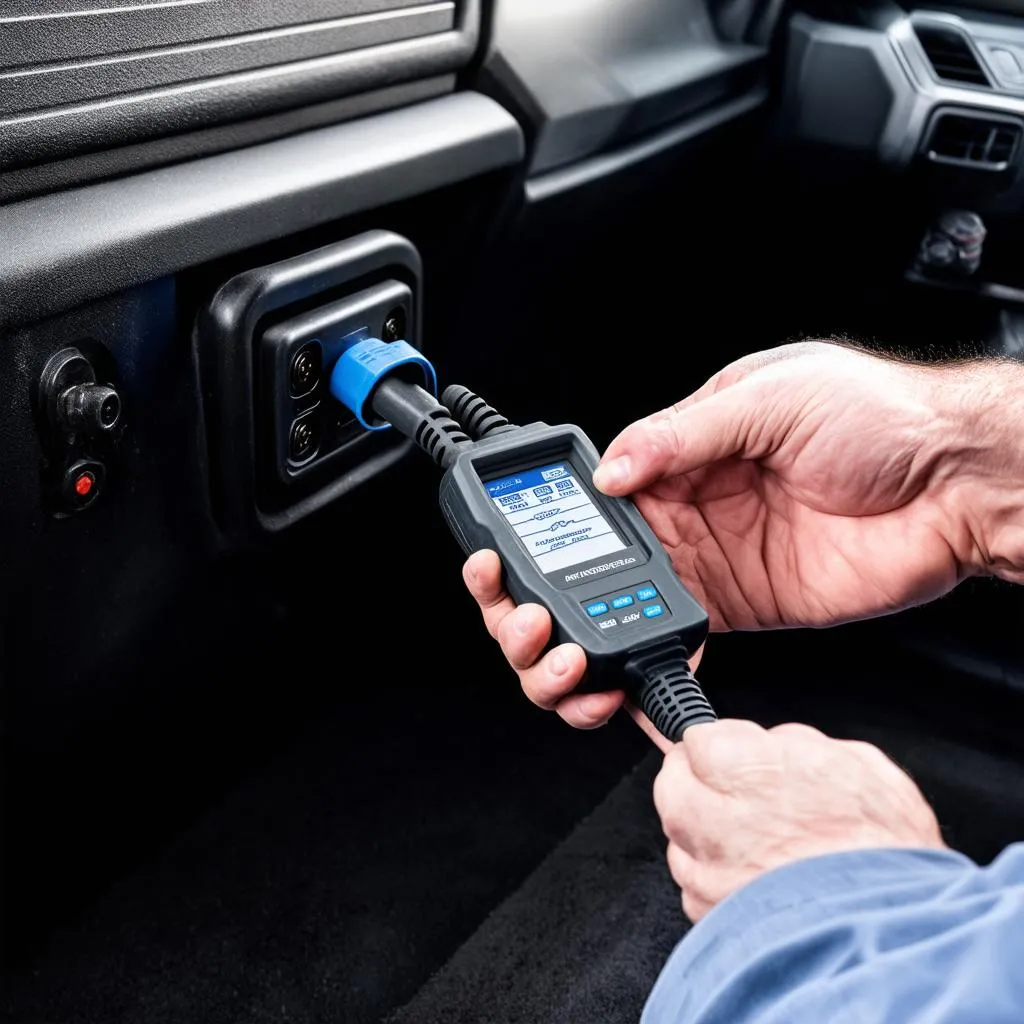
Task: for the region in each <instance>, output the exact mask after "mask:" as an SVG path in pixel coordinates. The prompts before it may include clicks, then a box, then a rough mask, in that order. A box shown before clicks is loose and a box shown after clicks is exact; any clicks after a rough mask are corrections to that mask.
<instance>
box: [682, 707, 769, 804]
mask: <svg viewBox="0 0 1024 1024" xmlns="http://www.w3.org/2000/svg"><path fill="white" fill-rule="evenodd" d="M683 746H684V747H685V748H686V754H687V759H688V761H689V764H690V768H691V770H692V772H693V774H694V775H695V777H696V778H697V779H699V780H700V782H701V783H702V784H704V785H706V786H709V787H711V788H712V789H715V790H717V791H719V792H723V793H726V792H730V791H732V790H733V789H735V788H736V787H737V786H739V785H742V784H747V783H749V782H751V781H758V780H761V779H762V778H763V776H764V775H765V774H766V773H770V772H774V771H776V770H777V768H778V766H779V757H778V750H777V744H776V743H775V742H773V740H772V738H771V736H770V735H769V733H768V732H767V731H766V730H765V729H762V728H761V726H759V725H757V723H755V722H747V721H744V720H742V719H732V718H727V719H722V720H721V721H718V722H709V723H707V724H704V725H694V726H691V727H690V728H689V729H687V730H686V737H685V739H684V741H683Z"/></svg>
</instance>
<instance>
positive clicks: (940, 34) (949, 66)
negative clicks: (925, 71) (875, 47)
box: [914, 22, 990, 88]
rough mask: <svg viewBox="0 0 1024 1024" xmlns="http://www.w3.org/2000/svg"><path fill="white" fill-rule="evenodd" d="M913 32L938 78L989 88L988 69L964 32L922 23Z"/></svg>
mask: <svg viewBox="0 0 1024 1024" xmlns="http://www.w3.org/2000/svg"><path fill="white" fill-rule="evenodd" d="M914 32H915V33H916V34H917V38H918V40H920V43H921V47H922V49H923V50H924V52H925V55H926V56H927V57H928V60H929V61H930V62H931V65H932V69H933V70H934V71H935V77H936V78H940V79H941V80H942V81H944V82H963V83H965V84H967V85H982V86H985V87H986V88H989V87H990V82H989V80H988V75H986V74H985V69H984V68H983V67H982V66H981V63H980V62H979V60H978V58H977V57H976V56H975V55H974V51H973V50H972V49H971V44H970V43H968V42H967V39H966V38H965V37H964V35H963V33H962V32H960V31H958V30H957V29H955V28H947V27H946V26H944V25H925V24H921V23H920V22H919V23H918V24H916V25H915V26H914Z"/></svg>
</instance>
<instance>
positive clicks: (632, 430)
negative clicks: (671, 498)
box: [594, 382, 767, 495]
mask: <svg viewBox="0 0 1024 1024" xmlns="http://www.w3.org/2000/svg"><path fill="white" fill-rule="evenodd" d="M756 399H757V396H756V393H755V389H754V388H753V387H751V386H750V385H749V384H747V383H746V382H743V383H740V384H735V385H733V386H732V387H730V388H726V389H725V390H724V391H720V392H718V393H717V394H714V395H711V396H710V397H708V398H703V399H701V400H700V401H697V402H693V403H687V404H685V405H683V406H681V407H677V408H675V409H672V410H668V411H667V412H662V413H658V414H656V415H654V416H649V417H647V418H646V419H642V420H638V421H637V422H636V423H634V424H632V425H631V426H628V427H626V429H625V430H624V431H623V432H622V433H621V434H619V436H618V437H617V438H615V440H614V441H612V443H611V444H610V445H609V446H608V450H607V451H606V452H605V453H604V456H603V458H602V459H601V464H600V465H599V466H598V467H597V470H596V471H595V472H594V486H595V487H597V489H598V490H600V491H603V492H604V493H605V494H613V495H616V494H630V493H632V492H633V491H638V490H640V489H641V488H644V487H647V486H649V485H650V484H652V483H655V482H656V481H658V480H661V479H664V478H665V477H668V476H677V475H679V474H680V473H692V472H693V471H694V470H697V469H701V468H703V467H704V466H709V465H711V464H712V463H715V462H718V461H720V460H722V459H728V458H730V457H732V456H740V457H742V458H758V457H760V456H761V455H764V454H767V452H761V451H757V450H754V449H753V448H752V447H751V443H752V440H753V443H756V435H757V432H756V431H755V430H754V429H753V425H754V417H755V415H756V411H757V406H758V403H757V400H756Z"/></svg>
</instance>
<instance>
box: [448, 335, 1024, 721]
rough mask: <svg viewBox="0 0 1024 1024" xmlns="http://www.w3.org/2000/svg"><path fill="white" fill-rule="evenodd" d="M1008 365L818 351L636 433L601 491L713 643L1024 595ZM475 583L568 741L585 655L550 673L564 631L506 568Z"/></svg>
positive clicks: (591, 708)
mask: <svg viewBox="0 0 1024 1024" xmlns="http://www.w3.org/2000/svg"><path fill="white" fill-rule="evenodd" d="M1022 406H1024V377H1022V374H1021V371H1020V367H1018V366H1013V365H1010V364H1007V363H997V362H993V363H988V364H982V363H977V364H968V365H964V366H951V367H943V366H918V365H911V364H906V363H900V362H895V361H892V360H888V359H882V358H879V357H877V356H873V355H869V354H867V353H864V352H860V351H856V350H853V349H849V348H844V347H842V346H839V345H832V344H825V343H820V342H811V343H804V344H799V345H787V346H784V347H782V348H778V349H773V350H771V351H768V352H761V353H757V354H755V355H752V356H748V357H746V358H744V359H740V360H739V361H738V362H736V363H733V364H732V365H731V366H728V367H726V368H725V369H724V370H722V371H721V372H720V373H718V374H716V375H715V376H714V377H712V378H711V380H709V381H708V382H707V383H706V384H705V385H704V386H703V387H702V388H700V390H698V391H697V392H696V393H695V394H693V395H691V396H690V397H689V398H686V399H684V400H683V401H682V402H680V403H678V404H677V405H675V406H673V407H672V408H670V409H665V410H663V411H661V412H658V413H655V414H654V415H653V416H650V417H648V418H646V419H643V420H640V421H638V422H637V423H634V424H633V425H632V426H630V427H627V428H626V430H624V431H623V432H622V433H621V434H620V435H619V436H618V437H617V438H616V439H615V440H614V441H613V442H612V444H611V445H610V447H609V448H608V451H607V452H606V453H605V455H604V458H603V459H602V462H601V466H600V467H599V468H598V470H597V473H596V474H595V476H594V482H595V484H596V485H597V486H598V487H599V488H600V489H601V490H603V491H605V492H606V493H608V494H612V495H625V494H631V495H632V496H633V497H634V499H635V501H636V503H637V506H638V507H639V509H640V511H641V512H642V513H643V515H644V516H645V518H646V519H647V521H648V522H649V523H650V525H651V527H652V528H653V530H654V532H655V533H656V534H657V536H658V539H659V540H660V541H661V543H662V544H663V545H664V546H665V548H666V549H667V550H668V552H669V554H670V556H671V557H672V562H673V564H674V566H675V568H676V571H677V572H678V573H679V576H680V577H681V579H682V580H683V582H684V583H685V584H686V585H687V586H688V587H689V588H690V590H692V591H693V593H694V595H695V596H696V597H697V599H698V600H700V601H701V602H702V603H703V604H704V606H705V607H706V608H707V610H708V612H709V614H710V617H711V625H712V629H717V630H725V629H767V628H773V627H779V626H826V625H831V624H833V623H838V622H844V621H847V620H851V619H860V618H866V617H868V616H873V615H881V614H884V613H886V612H892V611H896V610H897V609H900V608H904V607H907V606H908V605H912V604H918V603H921V602H924V601H927V600H929V599H931V598H934V597H937V596H939V595H940V594H942V593H944V592H946V591H947V590H949V589H951V588H952V587H953V586H954V585H955V584H956V583H957V582H958V581H959V580H960V579H961V578H962V577H964V576H966V575H970V574H972V573H984V572H997V573H1000V574H1002V575H1005V576H1007V577H1009V578H1011V579H1018V580H1021V581H1022V582H1024V498H1022V495H1024V444H1022V443H1021V442H1020V440H1019V436H1018V435H1019V430H1018V428H1017V426H1016V419H1015V417H1014V416H1012V415H1011V414H1010V413H1009V412H1008V410H1011V409H1013V408H1020V407H1022ZM465 577H466V582H467V585H468V586H469V589H470V592H471V593H472V594H473V596H474V597H475V598H476V599H477V601H478V602H479V603H480V605H481V607H482V608H483V610H484V617H485V620H486V621H487V624H488V627H489V628H490V630H491V633H492V635H493V636H495V637H496V638H497V639H498V640H499V642H500V643H501V646H502V649H503V650H504V652H505V655H506V656H507V657H508V659H509V661H510V662H511V663H512V665H513V667H514V668H515V669H516V670H517V672H519V675H520V679H521V681H522V685H523V689H524V690H525V691H526V693H527V696H529V697H530V699H531V700H533V701H534V702H535V703H537V704H540V705H541V706H542V707H548V708H555V709H557V710H558V712H559V714H561V715H562V717H563V718H565V719H566V720H567V721H569V722H570V723H571V724H573V725H577V726H581V727H592V726H594V725H599V724H601V723H602V722H604V721H606V720H607V718H608V717H610V716H611V714H612V713H613V712H614V711H615V709H616V708H617V707H618V706H619V705H620V704H621V702H622V694H621V693H611V694H590V695H587V696H585V697H578V696H576V695H572V690H573V689H574V688H575V687H576V685H577V684H578V683H579V681H580V679H581V678H582V676H583V672H584V670H585V667H586V665H585V660H584V657H583V652H582V651H581V650H580V649H579V648H578V647H564V648H562V649H560V650H557V651H552V652H549V653H548V654H547V655H546V656H545V657H544V658H542V659H540V660H538V658H539V657H540V654H541V652H542V651H543V649H544V646H545V645H546V643H547V642H548V639H549V637H550V632H551V623H550V620H549V618H548V615H547V613H546V612H545V611H544V610H543V609H542V608H539V607H536V606H533V607H525V606H524V608H522V609H519V610H518V611H516V610H515V605H514V603H513V602H512V600H511V598H509V597H508V595H507V594H505V593H504V592H503V590H502V588H501V570H500V565H499V563H498V559H497V557H496V556H495V555H494V554H493V552H478V553H477V554H476V555H474V556H473V557H472V558H471V559H470V560H469V561H468V562H467V564H466V572H465Z"/></svg>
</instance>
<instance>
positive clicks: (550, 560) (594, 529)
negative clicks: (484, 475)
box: [484, 462, 626, 573]
mask: <svg viewBox="0 0 1024 1024" xmlns="http://www.w3.org/2000/svg"><path fill="white" fill-rule="evenodd" d="M484 486H485V487H486V488H487V493H488V494H489V495H490V496H491V500H492V501H493V502H494V504H495V505H496V506H497V507H498V510H499V511H500V512H501V514H502V515H503V516H504V517H505V521H506V522H507V523H508V525H509V526H510V527H511V528H512V529H513V530H515V533H516V536H517V537H519V539H520V540H521V541H522V542H523V544H524V545H525V546H526V550H527V551H528V552H529V553H530V555H531V556H532V557H533V559H534V561H535V562H536V563H537V567H538V568H539V569H540V571H541V572H545V573H547V572H555V571H556V570H558V569H564V568H565V567H566V566H567V565H578V564H579V563H580V562H589V561H590V559H592V558H598V557H600V556H601V555H607V554H610V553H611V552H613V551H621V550H622V549H623V548H625V547H626V545H625V544H624V543H623V542H622V540H621V539H620V538H619V535H618V534H617V533H616V532H615V531H614V530H613V529H612V527H611V524H610V523H609V522H608V520H607V519H605V517H604V516H603V515H602V514H601V510H600V509H599V508H598V507H597V506H596V505H595V504H594V502H593V500H592V499H591V497H590V495H589V494H588V493H587V491H585V490H584V489H583V488H582V487H581V486H580V485H579V483H578V482H577V480H576V476H575V470H574V469H573V467H572V466H571V465H570V464H569V463H568V462H556V463H553V464H552V465H550V466H540V467H539V468H537V469H527V470H523V472H521V473H513V474H512V475H511V476H506V477H502V478H501V479H500V480H491V481H489V482H488V483H486V484H484Z"/></svg>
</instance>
